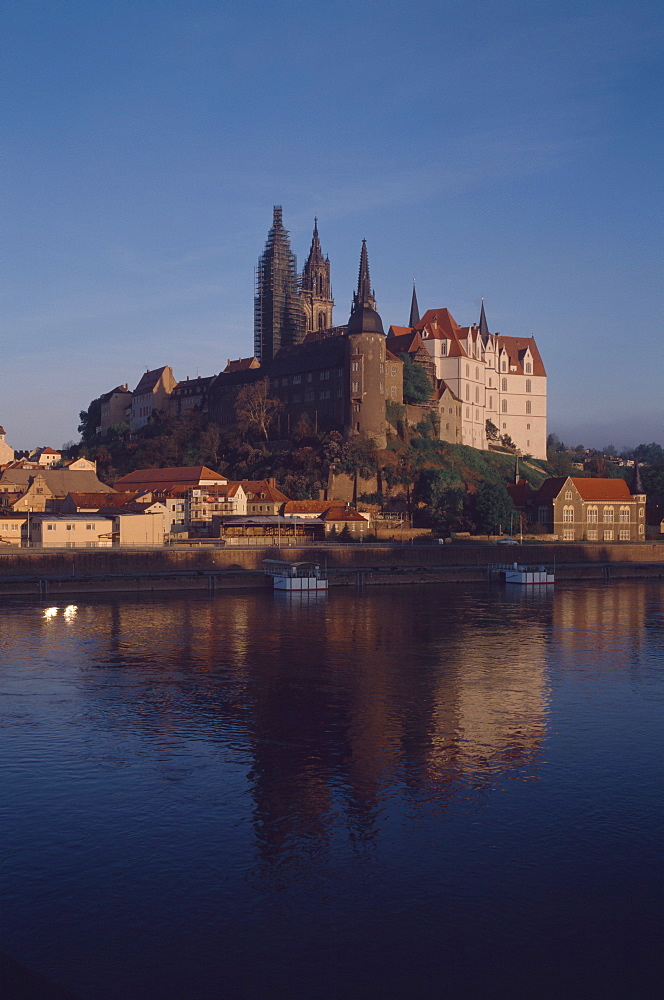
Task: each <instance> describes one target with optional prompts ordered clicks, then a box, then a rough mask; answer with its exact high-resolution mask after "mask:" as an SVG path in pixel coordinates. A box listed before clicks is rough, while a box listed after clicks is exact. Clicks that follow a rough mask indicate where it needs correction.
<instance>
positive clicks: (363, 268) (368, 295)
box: [347, 240, 385, 335]
mask: <svg viewBox="0 0 664 1000" xmlns="http://www.w3.org/2000/svg"><path fill="white" fill-rule="evenodd" d="M347 332H348V333H382V334H383V335H384V334H385V331H384V330H383V323H382V320H381V318H380V316H379V315H378V313H377V312H376V300H375V299H374V294H373V292H372V290H371V278H370V277H369V255H368V253H367V241H366V240H362V251H361V253H360V270H359V274H358V276H357V291H356V292H355V293H354V294H353V307H352V309H351V313H350V319H349V320H348V330H347Z"/></svg>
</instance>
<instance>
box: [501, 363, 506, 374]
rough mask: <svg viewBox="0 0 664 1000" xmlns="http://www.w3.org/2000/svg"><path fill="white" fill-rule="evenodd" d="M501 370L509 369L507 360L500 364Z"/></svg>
mask: <svg viewBox="0 0 664 1000" xmlns="http://www.w3.org/2000/svg"><path fill="white" fill-rule="evenodd" d="M500 370H501V372H506V371H507V361H503V362H502V364H501V366H500Z"/></svg>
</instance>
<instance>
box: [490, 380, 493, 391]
mask: <svg viewBox="0 0 664 1000" xmlns="http://www.w3.org/2000/svg"><path fill="white" fill-rule="evenodd" d="M492 387H493V379H489V388H490V389H491V388H492Z"/></svg>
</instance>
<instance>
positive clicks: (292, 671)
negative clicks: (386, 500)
mask: <svg viewBox="0 0 664 1000" xmlns="http://www.w3.org/2000/svg"><path fill="white" fill-rule="evenodd" d="M663 661H664V587H663V586H662V585H661V584H659V583H652V582H630V583H610V584H604V585H596V584H562V585H556V587H555V589H553V588H545V589H544V591H543V592H541V593H540V592H535V593H533V592H532V591H531V592H530V593H521V592H518V591H517V592H516V593H511V592H509V591H508V590H506V589H505V588H504V587H503V588H501V587H498V586H496V587H490V588H487V587H485V586H468V585H466V586H459V587H455V586H451V585H449V586H448V585H440V584H431V585H421V586H420V585H417V586H402V587H394V586H384V587H373V588H367V589H364V590H355V589H341V588H337V589H333V590H331V591H330V592H329V594H327V595H322V596H317V597H316V596H314V595H312V596H311V597H307V596H306V595H304V596H302V597H297V596H296V597H294V598H290V597H288V595H273V594H272V593H269V592H263V591H260V592H256V591H254V592H250V593H249V592H248V593H223V594H221V595H219V596H208V595H202V594H200V595H199V594H194V595H190V594H187V595H184V596H169V597H166V598H164V597H161V596H160V597H155V598H150V597H143V598H140V599H133V598H128V597H119V598H107V597H98V598H92V597H91V598H84V599H81V598H76V600H75V601H73V600H72V602H71V604H70V605H69V606H68V602H67V601H57V602H52V606H49V602H46V603H43V602H41V603H40V602H37V601H22V600H14V601H5V602H4V603H3V604H2V606H0V692H1V694H2V698H1V700H0V706H1V707H0V717H1V722H2V728H1V730H0V739H1V740H2V761H3V765H2V796H1V803H0V808H1V810H2V843H1V846H0V850H1V852H2V898H3V903H2V927H3V949H4V950H5V951H6V952H7V953H8V954H9V955H10V956H12V957H13V958H15V959H17V960H19V961H20V962H22V963H24V964H25V965H26V966H27V967H28V968H30V969H33V970H35V971H36V972H38V973H40V974H42V975H45V976H47V977H49V978H50V979H51V980H52V981H53V982H54V983H57V984H59V985H61V986H63V987H65V988H68V989H69V990H71V991H72V992H73V993H74V994H75V995H76V996H77V997H79V998H80V1000H134V998H135V1000H180V998H183V1000H185V998H186V1000H188V998H192V1000H221V998H224V1000H226V998H228V1000H235V998H243V1000H244V998H246V1000H258V998H260V1000H263V998H265V1000H272V998H281V997H285V998H289V1000H300V998H306V1000H316V998H319V997H320V998H325V1000H328V998H349V1000H354V998H356V997H358V998H360V997H361V998H365V997H366V998H374V997H376V998H409V997H413V998H418V1000H419V998H426V1000H428V998H429V997H436V998H457V997H458V998H466V997H468V998H476V997H477V998H484V997H492V998H493V997H498V998H500V997H503V996H505V997H510V998H511V1000H514V998H520V997H524V998H525V997H529V998H536V1000H540V998H545V997H546V998H548V997H552V998H553V997H555V998H558V997H583V998H592V997H595V996H602V997H603V998H611V997H638V998H639V1000H643V998H647V997H649V996H653V997H655V996H657V995H658V992H659V986H661V974H662V966H661V963H660V964H659V965H658V958H657V956H658V954H659V950H660V945H661V931H662V896H663V892H662V890H663V880H662V866H661V840H660V837H661V830H662V823H661V821H662V809H661V792H662V767H661V736H662V702H663V695H664V662H663Z"/></svg>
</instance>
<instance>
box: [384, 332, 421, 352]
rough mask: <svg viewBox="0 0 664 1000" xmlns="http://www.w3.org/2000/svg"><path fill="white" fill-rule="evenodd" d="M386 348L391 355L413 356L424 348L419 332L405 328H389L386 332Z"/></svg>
mask: <svg viewBox="0 0 664 1000" xmlns="http://www.w3.org/2000/svg"><path fill="white" fill-rule="evenodd" d="M385 346H386V348H387V349H388V350H390V351H391V352H392V353H393V354H415V353H416V352H417V351H419V350H420V348H424V350H425V351H426V347H425V346H424V341H423V340H422V334H421V333H420V331H419V330H414V329H413V330H409V329H408V328H407V327H402V326H391V327H390V329H389V330H388V332H387V342H386V345H385Z"/></svg>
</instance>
